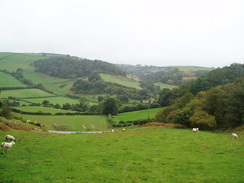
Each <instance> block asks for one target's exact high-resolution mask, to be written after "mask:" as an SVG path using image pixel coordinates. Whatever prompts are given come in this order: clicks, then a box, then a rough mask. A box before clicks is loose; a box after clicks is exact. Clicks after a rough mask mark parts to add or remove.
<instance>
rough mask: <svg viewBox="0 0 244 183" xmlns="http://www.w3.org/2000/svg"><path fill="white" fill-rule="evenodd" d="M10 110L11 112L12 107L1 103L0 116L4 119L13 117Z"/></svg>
mask: <svg viewBox="0 0 244 183" xmlns="http://www.w3.org/2000/svg"><path fill="white" fill-rule="evenodd" d="M11 112H12V108H11V107H9V106H6V105H2V106H1V108H0V116H2V117H4V118H6V119H11V118H12V117H13V115H12V113H11Z"/></svg>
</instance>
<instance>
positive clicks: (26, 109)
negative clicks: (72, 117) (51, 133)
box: [14, 106, 75, 114]
mask: <svg viewBox="0 0 244 183" xmlns="http://www.w3.org/2000/svg"><path fill="white" fill-rule="evenodd" d="M14 108H15V109H18V110H20V111H24V112H38V111H41V112H43V113H51V114H55V113H75V111H71V110H63V109H55V108H50V107H41V106H24V107H14Z"/></svg>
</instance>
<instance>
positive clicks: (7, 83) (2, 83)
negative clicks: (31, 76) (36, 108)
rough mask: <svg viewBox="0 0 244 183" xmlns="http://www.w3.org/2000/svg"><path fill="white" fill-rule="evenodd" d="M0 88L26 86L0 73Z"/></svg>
mask: <svg viewBox="0 0 244 183" xmlns="http://www.w3.org/2000/svg"><path fill="white" fill-rule="evenodd" d="M0 78H1V79H0V88H2V87H27V86H28V85H26V84H23V83H22V82H20V81H19V80H17V79H15V78H14V77H13V76H11V75H9V74H6V73H3V72H0Z"/></svg>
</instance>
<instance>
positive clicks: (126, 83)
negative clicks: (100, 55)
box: [100, 74, 142, 89]
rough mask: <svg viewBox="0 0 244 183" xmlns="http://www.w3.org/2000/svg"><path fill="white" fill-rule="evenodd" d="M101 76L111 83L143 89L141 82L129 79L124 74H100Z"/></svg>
mask: <svg viewBox="0 0 244 183" xmlns="http://www.w3.org/2000/svg"><path fill="white" fill-rule="evenodd" d="M100 76H101V78H102V79H103V80H104V81H106V82H111V83H117V84H119V85H123V86H126V87H131V88H136V89H142V88H141V87H140V86H139V83H138V82H136V81H134V80H131V79H128V78H126V77H122V76H113V75H110V74H100Z"/></svg>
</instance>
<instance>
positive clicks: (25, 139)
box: [0, 127, 244, 183]
mask: <svg viewBox="0 0 244 183" xmlns="http://www.w3.org/2000/svg"><path fill="white" fill-rule="evenodd" d="M6 134H11V135H13V136H15V137H16V139H17V141H16V144H15V145H13V147H12V148H11V150H10V152H9V153H8V154H5V153H2V154H0V165H1V166H0V175H1V180H0V182H21V183H22V182H25V183H33V182H52V183H56V182H75V183H76V182H89V183H100V182H109V183H117V182H123V183H128V182H129V183H131V182H133V183H142V182H150V183H162V182H163V183H178V182H179V183H203V182H205V183H207V182H209V183H242V182H243V171H244V168H243V151H244V143H243V136H244V134H243V132H242V133H241V134H239V138H238V139H232V138H231V136H230V134H229V133H228V134H227V133H223V134H215V133H211V132H201V131H200V132H199V133H193V132H191V130H190V129H174V128H163V127H158V128H156V127H141V128H134V129H128V130H127V131H126V132H122V131H121V130H120V131H115V132H114V133H102V134H70V135H67V134H66V135H61V134H50V133H47V132H37V131H21V130H20V131H16V130H13V131H11V132H7V133H6V132H1V134H0V138H1V139H2V140H4V138H5V135H6Z"/></svg>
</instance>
